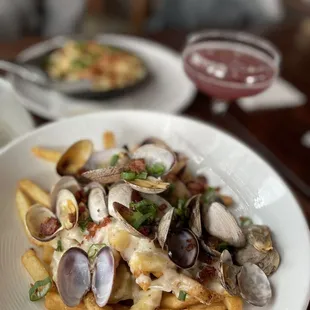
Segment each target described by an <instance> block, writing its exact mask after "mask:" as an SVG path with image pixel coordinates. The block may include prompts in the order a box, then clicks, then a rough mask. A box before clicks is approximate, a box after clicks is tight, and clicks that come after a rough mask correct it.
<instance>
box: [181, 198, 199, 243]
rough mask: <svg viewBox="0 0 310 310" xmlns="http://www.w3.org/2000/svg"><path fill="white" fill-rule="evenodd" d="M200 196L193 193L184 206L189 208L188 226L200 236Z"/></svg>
mask: <svg viewBox="0 0 310 310" xmlns="http://www.w3.org/2000/svg"><path fill="white" fill-rule="evenodd" d="M200 197H201V195H195V196H193V197H191V198H190V199H189V200H188V201H187V202H186V205H185V207H186V208H190V210H191V211H190V214H191V215H190V219H189V228H190V230H191V231H192V232H193V233H194V234H195V235H196V236H197V238H200V237H201V235H202V225H201V214H200Z"/></svg>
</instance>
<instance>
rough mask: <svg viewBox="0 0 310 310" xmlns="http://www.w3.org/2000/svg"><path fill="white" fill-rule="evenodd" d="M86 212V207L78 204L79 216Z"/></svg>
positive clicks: (81, 203)
mask: <svg viewBox="0 0 310 310" xmlns="http://www.w3.org/2000/svg"><path fill="white" fill-rule="evenodd" d="M85 211H86V206H85V204H84V203H83V202H80V203H79V214H81V213H84V212H85Z"/></svg>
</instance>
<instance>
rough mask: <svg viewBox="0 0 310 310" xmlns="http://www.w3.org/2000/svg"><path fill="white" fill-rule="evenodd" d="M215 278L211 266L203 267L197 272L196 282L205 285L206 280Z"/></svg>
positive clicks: (214, 271) (214, 272)
mask: <svg viewBox="0 0 310 310" xmlns="http://www.w3.org/2000/svg"><path fill="white" fill-rule="evenodd" d="M215 276H216V269H215V268H214V267H212V266H205V267H204V268H203V269H202V270H200V271H199V272H198V275H197V280H198V282H200V283H201V284H206V283H207V282H208V280H211V279H212V278H214V277H215Z"/></svg>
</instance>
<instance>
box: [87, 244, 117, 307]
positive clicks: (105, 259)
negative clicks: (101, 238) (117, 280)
mask: <svg viewBox="0 0 310 310" xmlns="http://www.w3.org/2000/svg"><path fill="white" fill-rule="evenodd" d="M115 269H116V266H115V261H114V256H113V252H112V249H111V248H110V247H104V248H102V249H101V250H100V251H99V252H98V254H97V257H96V259H95V262H94V272H93V278H92V291H93V293H94V296H95V299H96V303H97V305H98V306H99V307H104V306H105V305H106V304H107V303H108V301H109V298H110V295H111V293H112V289H113V283H114V277H115Z"/></svg>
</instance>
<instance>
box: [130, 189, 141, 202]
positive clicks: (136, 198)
mask: <svg viewBox="0 0 310 310" xmlns="http://www.w3.org/2000/svg"><path fill="white" fill-rule="evenodd" d="M141 200H142V197H141V195H140V193H139V192H138V191H135V190H133V191H132V193H131V201H132V202H139V201H141Z"/></svg>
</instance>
